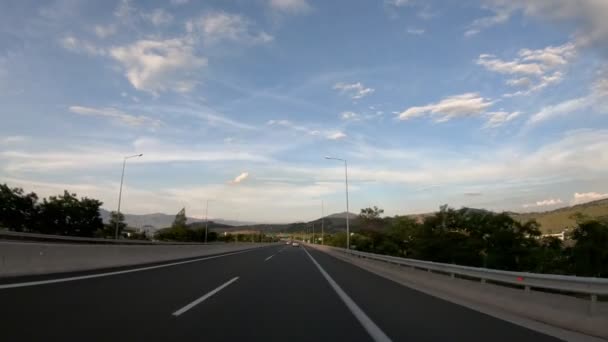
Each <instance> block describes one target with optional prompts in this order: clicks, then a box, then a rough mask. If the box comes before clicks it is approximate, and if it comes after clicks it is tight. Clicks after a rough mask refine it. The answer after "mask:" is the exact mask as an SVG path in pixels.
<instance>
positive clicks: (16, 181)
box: [0, 0, 608, 222]
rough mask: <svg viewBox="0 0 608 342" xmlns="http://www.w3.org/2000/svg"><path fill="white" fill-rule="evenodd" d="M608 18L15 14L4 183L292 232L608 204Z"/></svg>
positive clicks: (183, 9)
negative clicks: (364, 217)
mask: <svg viewBox="0 0 608 342" xmlns="http://www.w3.org/2000/svg"><path fill="white" fill-rule="evenodd" d="M607 16H608V2H605V1H601V0H581V1H577V2H574V1H570V0H529V1H524V0H512V1H507V0H479V1H473V0H471V1H431V0H428V1H423V0H391V1H382V0H376V1H373V0H368V1H363V0H360V1H359V0H358V1H314V0H248V1H245V0H234V1H219V0H218V1H204V2H202V1H187V0H170V1H136V0H134V1H125V0H120V1H98V2H90V1H77V0H61V1H10V2H8V3H7V4H4V5H3V11H2V12H1V13H0V101H1V102H2V106H1V108H0V115H1V116H2V125H0V181H1V182H7V183H8V184H10V185H11V186H20V187H24V188H25V189H26V190H29V191H35V192H37V193H39V194H40V195H42V196H48V195H51V194H57V193H60V192H62V191H63V189H69V190H71V191H72V192H76V193H77V194H78V195H82V196H90V197H95V198H98V199H100V200H102V201H103V202H104V207H105V208H108V209H110V210H112V209H114V208H115V207H116V204H117V197H118V186H119V182H120V171H121V163H122V158H123V157H124V156H127V155H132V154H135V153H143V154H144V156H143V157H142V158H134V159H129V161H128V164H127V172H126V178H125V188H124V192H123V199H124V202H123V206H122V211H124V212H129V213H139V214H142V213H152V212H165V213H175V212H177V211H178V210H179V209H180V208H181V207H183V206H185V207H186V210H187V212H188V214H189V215H191V216H198V217H200V216H202V215H203V214H204V202H205V201H206V200H207V199H209V200H211V201H212V202H211V204H210V216H211V217H222V218H230V219H240V220H249V221H259V222H285V221H295V220H307V219H312V218H315V217H318V216H319V215H320V212H321V201H322V200H323V201H325V203H326V212H338V211H343V210H344V184H343V169H342V165H341V164H340V163H338V162H335V161H331V160H325V159H324V158H323V157H324V156H325V155H332V156H335V157H340V158H344V159H347V160H348V162H349V178H350V193H351V211H353V212H358V211H359V209H360V208H363V207H366V206H370V205H378V206H380V207H382V208H384V209H385V210H386V214H388V215H395V214H405V213H420V212H428V211H432V210H435V209H436V208H438V206H439V205H440V204H443V203H448V204H450V205H451V206H454V207H460V206H473V207H481V208H487V209H492V210H514V211H536V210H549V209H554V208H557V207H560V206H565V205H570V204H574V203H582V202H585V201H589V200H594V199H599V198H602V197H608V185H607V184H608V183H607V182H606V174H607V173H606V171H608V117H607V116H606V114H608V100H606V99H608V77H607V75H608V68H607V66H608V65H607V63H606V57H607V56H608V49H607V48H606V46H608V22H607V21H606V20H605V18H606V17H607Z"/></svg>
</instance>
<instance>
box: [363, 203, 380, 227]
mask: <svg viewBox="0 0 608 342" xmlns="http://www.w3.org/2000/svg"><path fill="white" fill-rule="evenodd" d="M383 213H384V209H380V208H378V207H376V206H374V207H373V208H363V209H361V212H360V213H359V221H360V222H361V225H362V227H363V229H366V230H380V229H381V228H382V226H383V220H382V218H381V215H382V214H383Z"/></svg>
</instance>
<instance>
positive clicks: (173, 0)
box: [171, 0, 190, 5]
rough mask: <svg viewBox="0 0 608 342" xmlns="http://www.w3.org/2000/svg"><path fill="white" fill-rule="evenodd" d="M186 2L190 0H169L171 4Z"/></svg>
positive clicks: (183, 3)
mask: <svg viewBox="0 0 608 342" xmlns="http://www.w3.org/2000/svg"><path fill="white" fill-rule="evenodd" d="M188 2H190V0H171V4H172V5H185V4H187V3H188Z"/></svg>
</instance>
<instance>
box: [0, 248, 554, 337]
mask: <svg viewBox="0 0 608 342" xmlns="http://www.w3.org/2000/svg"><path fill="white" fill-rule="evenodd" d="M307 252H308V253H307ZM313 259H314V260H316V262H317V263H318V266H317V265H316V264H315V262H314V261H313ZM320 268H321V269H322V270H323V271H324V272H325V273H326V274H327V276H328V277H329V278H330V279H331V280H328V279H327V278H326V277H325V276H324V275H323V273H322V271H321V270H320ZM62 276H65V275H62ZM47 278H48V279H53V277H47ZM37 280H40V279H37ZM11 282H14V283H19V282H20V280H19V279H11ZM332 282H333V283H334V285H337V286H338V287H339V288H340V289H341V290H342V291H343V294H342V296H341V295H339V292H340V290H336V288H335V287H334V286H332V285H331V283H332ZM344 296H346V297H348V298H347V299H345V298H344ZM349 301H350V302H349ZM374 329H376V330H374ZM372 336H376V337H377V338H378V337H379V336H380V338H382V336H384V337H386V338H388V339H390V340H393V341H509V342H513V341H518V342H521V341H538V342H544V341H556V339H554V338H552V337H549V336H546V335H542V334H540V333H537V332H534V331H531V330H528V329H526V328H523V327H520V326H517V325H514V324H511V323H508V322H505V321H501V320H499V319H496V318H493V317H490V316H487V315H484V314H481V313H478V312H476V311H473V310H470V309H467V308H464V307H461V306H458V305H455V304H452V303H449V302H446V301H443V300H441V299H437V298H434V297H431V296H428V295H426V294H423V293H420V292H417V291H415V290H411V289H409V288H406V287H403V286H401V285H399V284H397V283H394V282H392V281H390V280H387V279H384V278H382V277H379V276H377V275H374V274H372V273H369V272H366V271H364V270H362V269H360V268H358V267H355V266H353V265H351V264H348V263H346V262H343V261H340V260H337V259H335V258H333V257H331V256H329V255H326V254H324V253H322V252H319V251H315V250H310V249H306V250H305V249H304V248H295V247H291V246H286V245H277V246H271V247H266V248H260V249H256V250H252V251H247V252H244V253H238V254H232V255H227V256H222V257H215V258H211V259H204V260H200V261H195V262H188V263H183V264H177V265H173V266H169V267H160V268H154V269H148V270H143V271H138V272H129V273H121V274H115V275H109V276H104V277H97V278H90V279H81V280H73V281H66V282H59V283H51V284H41V285H35V286H25V287H14V288H2V285H0V341H49V340H53V341H245V340H246V341H371V340H373V339H372Z"/></svg>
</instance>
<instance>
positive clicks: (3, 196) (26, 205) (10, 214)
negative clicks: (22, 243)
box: [0, 184, 38, 232]
mask: <svg viewBox="0 0 608 342" xmlns="http://www.w3.org/2000/svg"><path fill="white" fill-rule="evenodd" d="M37 201H38V196H37V195H36V194H35V193H33V192H32V193H29V194H26V193H25V192H24V191H23V189H20V188H13V189H11V188H9V187H8V185H6V184H0V227H5V228H8V229H11V230H15V231H18V232H22V231H29V230H34V229H35V224H36V220H37V216H38V208H37V205H36V203H37Z"/></svg>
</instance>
